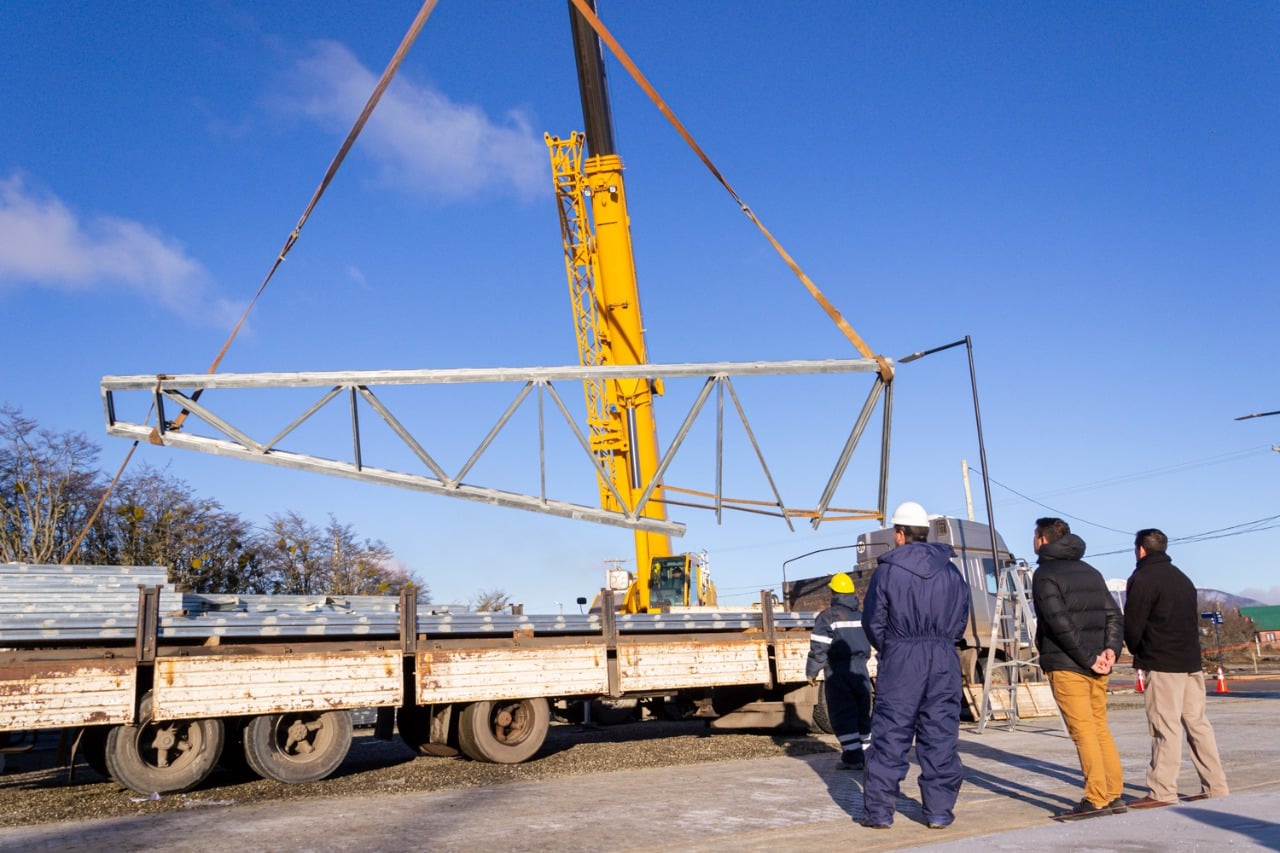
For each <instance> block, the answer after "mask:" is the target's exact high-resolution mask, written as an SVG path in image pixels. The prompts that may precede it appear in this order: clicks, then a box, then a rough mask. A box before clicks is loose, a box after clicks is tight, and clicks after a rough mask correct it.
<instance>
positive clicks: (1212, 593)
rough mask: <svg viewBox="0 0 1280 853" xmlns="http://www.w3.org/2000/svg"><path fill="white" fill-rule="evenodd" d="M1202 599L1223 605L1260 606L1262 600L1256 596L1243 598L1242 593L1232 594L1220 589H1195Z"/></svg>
mask: <svg viewBox="0 0 1280 853" xmlns="http://www.w3.org/2000/svg"><path fill="white" fill-rule="evenodd" d="M1196 592H1198V593H1200V599H1201V600H1202V601H1206V600H1207V601H1212V602H1214V603H1217V604H1221V605H1223V606H1224V607H1260V606H1262V602H1261V601H1258V600H1257V599H1256V598H1245V597H1244V596H1243V595H1232V594H1231V593H1229V592H1223V591H1222V590H1220V589H1196Z"/></svg>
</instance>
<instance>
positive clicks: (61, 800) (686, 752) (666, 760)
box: [0, 691, 1142, 826]
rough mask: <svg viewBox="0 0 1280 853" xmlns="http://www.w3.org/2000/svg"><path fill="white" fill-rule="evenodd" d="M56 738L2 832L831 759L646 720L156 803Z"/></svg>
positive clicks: (30, 764)
mask: <svg viewBox="0 0 1280 853" xmlns="http://www.w3.org/2000/svg"><path fill="white" fill-rule="evenodd" d="M1141 705H1142V697H1141V696H1139V695H1134V694H1133V693H1132V692H1131V691H1124V692H1117V693H1114V694H1112V696H1111V699H1110V706H1111V707H1112V708H1124V707H1141ZM58 751H59V750H58V738H57V735H56V734H51V733H46V734H44V735H43V736H42V737H41V739H40V741H39V742H38V744H37V748H36V749H34V750H33V751H31V752H26V753H17V754H10V755H8V756H5V757H6V765H5V767H4V771H3V773H2V774H0V826H27V825H31V824H38V823H56V822H59V821H67V820H87V819H92V818H105V817H125V816H130V815H142V814H155V813H157V812H166V811H178V810H181V809H192V808H201V807H202V806H213V805H227V804H230V803H248V802H268V801H280V802H287V801H290V800H300V799H316V798H323V797H351V796H360V795H370V794H385V793H389V792H395V791H433V790H441V789H446V788H474V787H481V786H488V785H501V784H505V783H507V782H523V781H529V780H533V779H547V778H554V777H559V776H578V775H585V774H589V773H602V772H607V771H611V770H629V769H636V768H642V767H669V766H674V765H678V764H695V763H700V762H709V761H736V760H741V759H753V758H768V757H772V756H783V755H798V754H821V753H830V754H831V755H832V756H833V757H834V756H836V755H837V754H838V750H837V749H836V746H835V738H833V737H831V736H829V735H794V734H793V735H782V734H772V733H761V732H751V733H741V732H727V731H713V730H712V729H710V728H709V727H708V726H707V724H706V722H705V721H698V720H689V721H678V722H677V721H668V720H645V721H643V722H637V723H629V724H626V725H619V726H582V725H571V724H564V723H556V724H553V725H552V727H551V731H550V732H549V733H548V735H547V740H546V743H545V744H544V745H543V747H542V749H541V750H540V751H539V752H538V754H537V755H536V756H535V757H534V758H533V759H532V760H530V761H528V762H525V763H524V764H487V763H484V762H478V761H470V760H468V759H465V758H431V757H425V756H419V755H417V754H416V753H415V752H414V751H413V750H411V749H409V748H408V747H407V746H405V744H404V743H403V742H402V741H400V739H399V738H396V739H394V740H391V741H382V740H378V739H376V738H374V737H373V736H372V732H371V731H368V730H363V731H360V730H358V731H357V732H356V737H355V739H354V740H353V741H352V745H351V752H350V753H349V754H348V755H347V759H346V761H345V762H343V764H342V766H341V767H340V768H338V770H337V772H335V773H334V774H333V775H332V776H330V777H329V778H328V779H325V780H322V781H320V782H312V783H307V784H301V785H286V784H283V783H280V782H273V781H271V780H267V779H258V778H256V777H255V778H253V779H251V780H249V781H246V780H245V779H244V777H242V776H240V777H237V776H235V775H234V774H232V773H231V772H230V771H227V770H224V769H222V768H218V769H217V770H215V771H214V773H213V774H212V775H211V776H210V777H209V779H208V780H206V781H205V783H204V784H202V785H201V786H200V787H199V788H197V789H196V790H194V791H190V792H187V793H185V794H169V795H164V796H160V797H159V798H158V799H147V798H145V797H143V796H142V795H140V794H138V793H136V792H134V791H130V790H127V789H123V788H121V787H120V786H119V785H117V784H116V783H115V782H113V781H112V780H111V779H109V778H106V777H103V776H100V775H98V774H97V773H96V772H94V771H93V770H92V769H90V768H89V766H88V765H86V764H84V763H83V761H81V762H77V764H76V766H75V770H74V773H73V774H72V778H71V780H70V781H68V778H67V777H68V773H67V769H66V767H65V765H58V764H57V756H58Z"/></svg>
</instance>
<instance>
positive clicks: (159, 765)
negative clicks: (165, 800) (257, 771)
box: [105, 693, 223, 794]
mask: <svg viewBox="0 0 1280 853" xmlns="http://www.w3.org/2000/svg"><path fill="white" fill-rule="evenodd" d="M222 739H223V728H222V720H218V719H210V720H165V721H163V722H156V721H155V720H152V719H151V694H150V693H148V694H147V695H146V696H143V697H142V702H141V703H140V704H139V706H138V722H137V725H134V726H115V727H114V728H112V729H111V731H110V732H108V733H107V741H106V750H105V753H106V754H105V759H106V768H107V772H108V773H109V774H110V775H111V778H112V779H114V780H116V782H118V783H120V784H121V785H123V786H125V787H126V788H132V789H133V790H135V791H137V792H138V793H140V794H150V793H157V794H168V793H177V792H179V791H189V790H191V789H192V788H194V787H195V786H196V785H199V784H200V783H201V782H203V781H204V780H205V777H207V776H208V775H209V773H210V772H211V771H212V770H213V767H214V765H215V764H217V763H218V756H219V755H220V754H221V753H222Z"/></svg>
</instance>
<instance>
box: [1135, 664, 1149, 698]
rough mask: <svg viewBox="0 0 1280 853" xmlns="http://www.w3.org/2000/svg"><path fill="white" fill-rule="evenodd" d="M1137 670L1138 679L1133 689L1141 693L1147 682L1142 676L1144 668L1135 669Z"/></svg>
mask: <svg viewBox="0 0 1280 853" xmlns="http://www.w3.org/2000/svg"><path fill="white" fill-rule="evenodd" d="M1135 672H1137V673H1138V680H1137V681H1135V682H1134V683H1133V689H1134V690H1135V691H1136V692H1138V693H1141V692H1142V691H1143V690H1144V689H1145V688H1146V686H1147V682H1146V680H1145V679H1143V677H1142V670H1140V669H1139V670H1135Z"/></svg>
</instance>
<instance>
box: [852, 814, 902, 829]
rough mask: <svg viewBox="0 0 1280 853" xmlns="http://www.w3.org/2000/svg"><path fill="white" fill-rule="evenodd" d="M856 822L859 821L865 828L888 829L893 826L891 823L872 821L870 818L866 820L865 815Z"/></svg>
mask: <svg viewBox="0 0 1280 853" xmlns="http://www.w3.org/2000/svg"><path fill="white" fill-rule="evenodd" d="M858 823H860V824H861V825H862V826H865V827H866V828H867V829H888V828H889V827H891V826H893V824H891V823H872V822H871V821H870V820H868V819H867V818H865V817H862V818H859V819H858Z"/></svg>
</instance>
